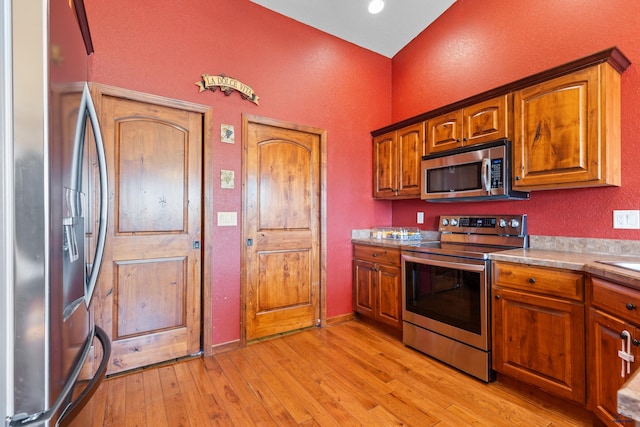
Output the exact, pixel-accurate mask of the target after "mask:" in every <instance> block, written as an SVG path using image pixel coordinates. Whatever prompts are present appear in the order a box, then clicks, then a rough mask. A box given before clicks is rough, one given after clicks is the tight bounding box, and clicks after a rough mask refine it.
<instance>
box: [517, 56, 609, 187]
mask: <svg viewBox="0 0 640 427" xmlns="http://www.w3.org/2000/svg"><path fill="white" fill-rule="evenodd" d="M607 67H608V65H606V64H601V65H600V66H596V67H591V68H587V69H584V70H580V71H577V72H574V73H572V74H568V75H566V76H562V77H558V78H556V79H553V80H549V81H547V82H544V83H541V84H538V85H535V86H532V87H529V88H526V89H523V90H520V91H516V92H515V93H514V114H515V118H516V125H515V137H514V141H513V157H514V169H513V174H514V180H515V182H514V186H515V187H517V188H519V189H523V190H535V189H545V188H570V187H586V186H597V185H620V171H619V163H620V135H619V131H617V130H616V123H617V128H618V129H619V125H620V117H619V116H620V94H619V86H620V82H619V79H620V76H619V75H618V74H617V73H616V72H615V71H611V70H610V69H609V68H607ZM601 79H602V83H601Z"/></svg>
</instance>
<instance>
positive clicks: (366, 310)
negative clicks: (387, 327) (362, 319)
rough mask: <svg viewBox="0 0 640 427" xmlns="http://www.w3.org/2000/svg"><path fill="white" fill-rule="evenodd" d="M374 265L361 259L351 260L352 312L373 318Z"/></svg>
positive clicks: (374, 301) (374, 300)
mask: <svg viewBox="0 0 640 427" xmlns="http://www.w3.org/2000/svg"><path fill="white" fill-rule="evenodd" d="M375 268H376V265H375V264H374V263H372V262H370V261H365V260H363V259H357V258H356V259H354V260H353V311H355V312H356V313H360V314H363V315H365V316H368V317H370V318H372V319H373V318H375V311H374V310H375V308H376V307H375V304H376V299H375V294H374V288H373V286H374V285H373V282H374V280H375V273H374V272H375Z"/></svg>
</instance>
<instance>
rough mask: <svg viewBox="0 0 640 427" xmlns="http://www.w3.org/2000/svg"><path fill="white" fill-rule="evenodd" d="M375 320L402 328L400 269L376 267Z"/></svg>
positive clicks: (389, 266) (383, 266) (387, 266)
mask: <svg viewBox="0 0 640 427" xmlns="http://www.w3.org/2000/svg"><path fill="white" fill-rule="evenodd" d="M376 270H377V278H376V287H377V291H376V298H377V300H376V308H377V310H376V314H377V320H378V321H380V322H383V323H386V324H388V325H390V326H393V327H395V328H397V329H401V328H402V289H401V287H402V274H401V270H400V267H395V266H391V265H377V266H376Z"/></svg>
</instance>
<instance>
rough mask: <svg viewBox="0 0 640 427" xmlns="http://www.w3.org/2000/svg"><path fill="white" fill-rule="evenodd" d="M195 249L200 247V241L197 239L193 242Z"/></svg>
mask: <svg viewBox="0 0 640 427" xmlns="http://www.w3.org/2000/svg"><path fill="white" fill-rule="evenodd" d="M193 249H200V241H199V240H196V241H194V242H193Z"/></svg>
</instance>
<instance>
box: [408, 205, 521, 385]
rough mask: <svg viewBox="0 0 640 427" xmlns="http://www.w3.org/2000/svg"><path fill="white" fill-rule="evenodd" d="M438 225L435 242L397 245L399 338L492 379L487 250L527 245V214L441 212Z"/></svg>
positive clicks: (484, 377) (474, 373)
mask: <svg viewBox="0 0 640 427" xmlns="http://www.w3.org/2000/svg"><path fill="white" fill-rule="evenodd" d="M439 224H440V226H439V231H440V233H441V234H440V241H438V242H427V243H421V244H416V245H407V246H405V247H404V248H403V250H402V275H403V302H402V315H403V334H402V341H403V342H404V343H405V344H407V345H408V346H410V347H413V348H415V349H417V350H420V351H421V352H423V353H425V354H428V355H430V356H433V357H435V358H436V359H439V360H441V361H443V362H445V363H447V364H449V365H452V366H454V367H456V368H458V369H460V370H462V371H464V372H467V373H469V374H471V375H473V376H474V377H477V378H479V379H481V380H483V381H487V382H488V381H492V380H493V379H494V374H493V371H492V369H491V326H490V325H491V322H490V319H491V318H490V315H491V305H490V301H491V300H490V293H491V289H490V284H491V277H490V274H491V268H490V263H491V261H490V260H489V254H490V253H492V252H495V251H502V250H506V249H513V248H523V247H527V246H528V236H527V217H526V215H475V216H452V215H447V216H441V217H440V223H439Z"/></svg>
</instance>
